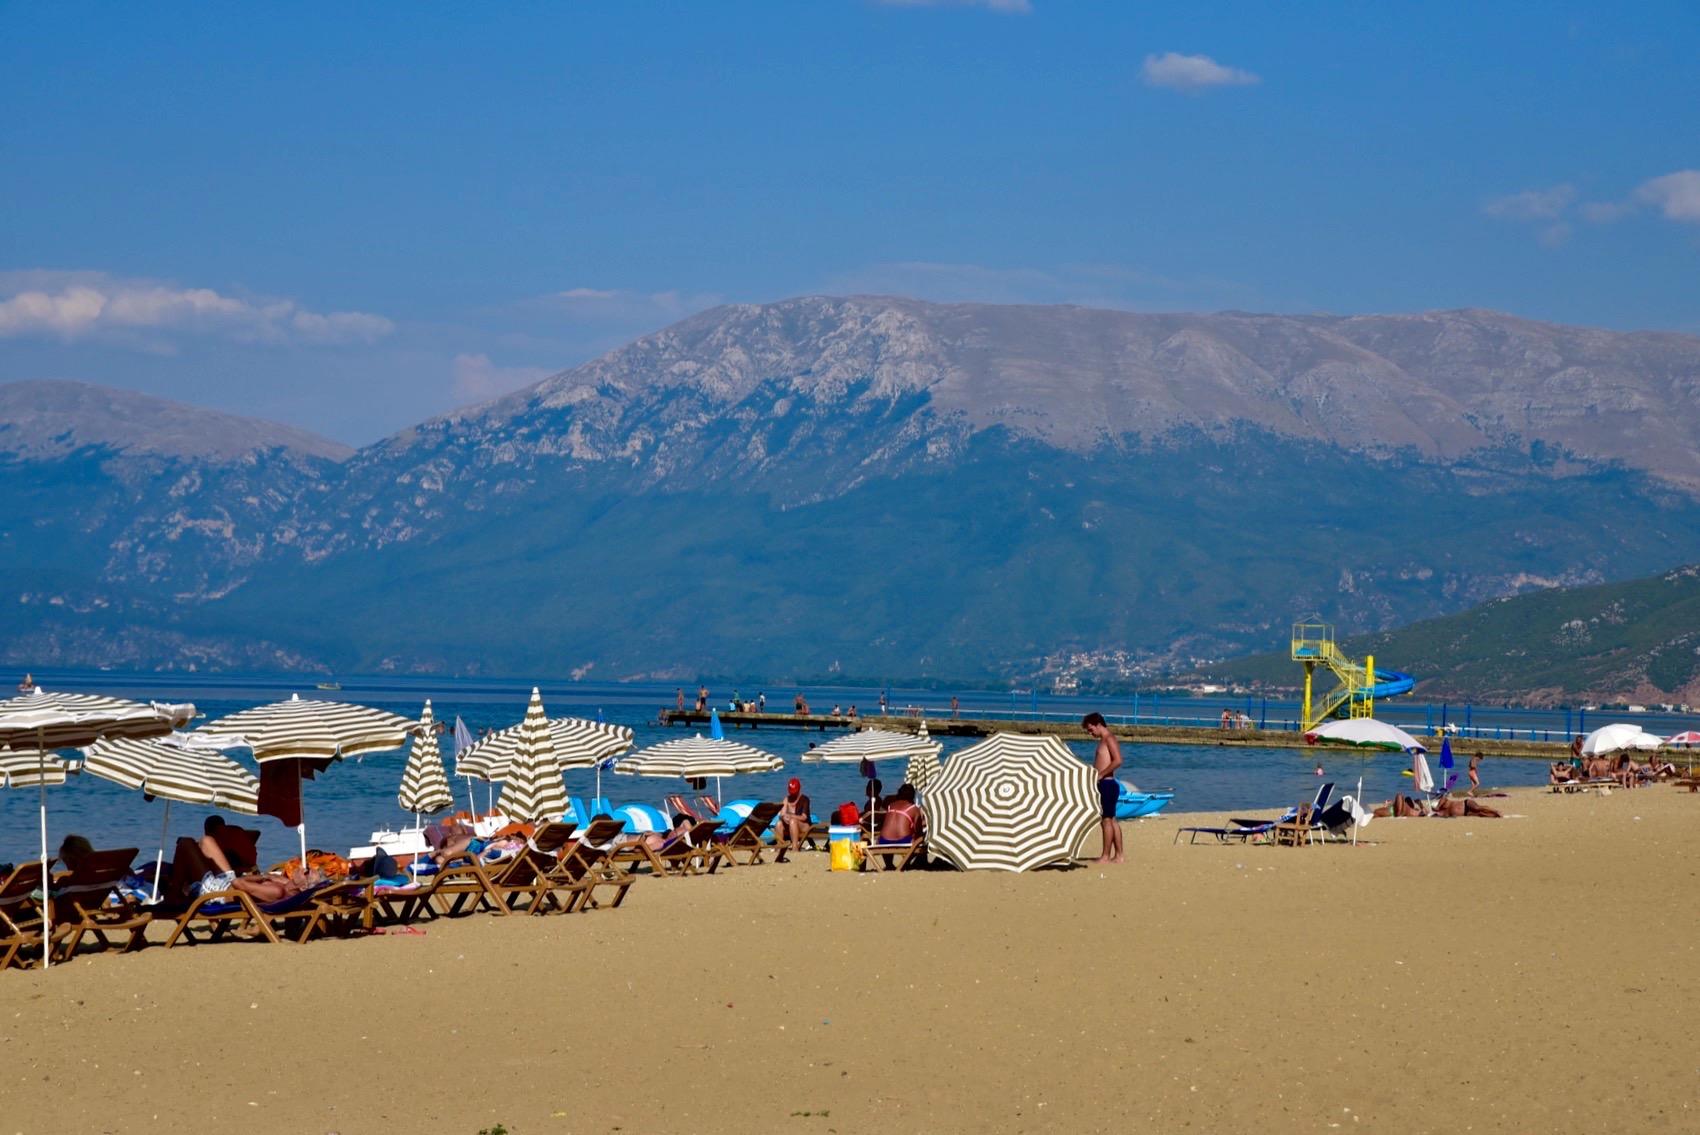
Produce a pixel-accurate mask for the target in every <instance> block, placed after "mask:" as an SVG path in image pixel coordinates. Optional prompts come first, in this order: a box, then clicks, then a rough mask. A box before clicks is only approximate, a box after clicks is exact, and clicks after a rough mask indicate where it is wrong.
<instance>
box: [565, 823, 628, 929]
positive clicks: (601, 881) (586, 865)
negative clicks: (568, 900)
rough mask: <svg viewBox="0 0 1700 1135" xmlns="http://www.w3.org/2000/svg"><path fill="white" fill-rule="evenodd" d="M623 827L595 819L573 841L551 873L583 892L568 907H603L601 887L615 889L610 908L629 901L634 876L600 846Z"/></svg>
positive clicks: (571, 908)
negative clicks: (582, 835) (613, 860)
mask: <svg viewBox="0 0 1700 1135" xmlns="http://www.w3.org/2000/svg"><path fill="white" fill-rule="evenodd" d="M623 826H624V825H622V824H621V823H620V821H619V820H613V819H609V820H597V821H594V822H593V823H592V824H591V825H590V826H589V827H588V828H586V829H585V830H584V836H585V838H584V839H581V840H579V841H578V842H577V843H575V844H573V846H572V847H571V848H569V849H568V850H567V851H566V852H565V853H564V854H563V855H562V856H561V858H560V860H559V861H558V862H557V863H556V864H555V867H554V868H553V869H552V870H551V871H550V872H549V877H550V879H552V880H553V881H555V882H556V883H558V884H560V885H561V886H563V887H565V888H576V889H579V890H580V891H581V892H582V896H581V897H580V898H579V900H578V903H577V905H576V907H574V906H569V907H568V909H569V910H574V909H576V910H581V911H582V910H589V909H592V908H600V907H601V906H602V903H600V902H598V901H597V899H596V889H597V888H598V887H604V888H606V887H612V888H614V890H615V895H614V901H613V902H611V903H609V904H608V906H609V907H610V908H613V907H616V906H619V905H620V904H621V903H623V902H625V901H626V892H627V891H629V890H631V887H632V875H631V874H630V872H627V871H622V870H620V868H619V867H618V866H616V865H615V864H614V863H613V862H611V861H610V860H609V857H608V852H607V851H606V850H604V849H603V848H602V847H600V846H597V844H599V843H602V842H606V841H607V840H612V839H613V838H614V837H615V836H616V835H618V834H619V833H620V831H621V829H622V828H623Z"/></svg>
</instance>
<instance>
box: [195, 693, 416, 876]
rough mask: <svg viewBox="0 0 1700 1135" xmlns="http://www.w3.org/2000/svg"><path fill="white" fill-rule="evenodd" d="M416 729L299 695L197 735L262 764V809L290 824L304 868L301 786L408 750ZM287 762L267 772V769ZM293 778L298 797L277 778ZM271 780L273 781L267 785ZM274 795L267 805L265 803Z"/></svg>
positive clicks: (364, 709) (381, 713)
mask: <svg viewBox="0 0 1700 1135" xmlns="http://www.w3.org/2000/svg"><path fill="white" fill-rule="evenodd" d="M413 726H414V723H413V722H411V721H409V720H408V719H407V718H405V717H402V716H401V715H399V714H395V713H390V712H389V711H388V710H382V709H374V708H372V707H371V706H366V705H357V704H355V703H353V702H336V701H319V700H316V699H310V698H303V697H301V696H300V695H299V694H297V695H294V696H292V697H290V699H289V700H288V701H280V702H271V703H269V704H267V705H259V706H255V707H254V708H253V709H244V710H241V711H240V712H237V713H233V714H231V715H230V716H228V717H221V718H219V719H218V720H217V721H210V722H208V723H207V724H205V725H203V726H201V727H200V728H199V729H197V730H195V732H194V734H193V735H194V736H198V737H202V738H206V739H209V740H211V741H213V742H217V743H223V744H227V745H240V746H245V747H247V748H249V749H252V750H253V752H254V759H255V760H256V761H258V762H259V764H260V780H261V784H262V791H261V797H262V799H261V806H262V808H264V809H265V813H266V814H267V815H273V816H277V817H278V818H279V819H281V820H282V821H283V822H284V823H286V824H287V823H289V822H290V820H291V818H293V819H294V821H295V830H296V832H297V833H298V834H299V835H300V837H301V862H302V864H303V865H305V864H306V862H307V824H306V822H305V819H304V817H303V816H302V814H301V808H300V797H301V782H302V781H303V780H307V779H310V778H311V777H312V776H313V775H314V774H315V773H317V772H320V771H323V770H324V769H325V768H327V767H328V766H329V765H330V763H331V762H332V761H338V760H342V759H343V758H344V757H360V756H364V755H366V754H367V753H383V752H388V751H390V750H392V749H399V748H401V747H402V746H403V745H405V744H407V736H408V734H409V733H411V732H412V730H413ZM281 762H288V765H287V766H284V767H282V768H280V769H273V770H271V771H269V772H268V769H267V766H268V765H273V764H281ZM290 773H294V779H295V785H294V794H293V796H290V795H288V789H286V788H284V787H282V786H281V785H279V783H278V781H277V779H276V777H277V776H279V775H281V776H282V777H284V778H285V780H286V782H287V778H288V777H289V774H290ZM268 778H270V779H268ZM272 793H275V795H271V799H270V800H269V801H268V800H267V799H266V797H267V796H268V794H272Z"/></svg>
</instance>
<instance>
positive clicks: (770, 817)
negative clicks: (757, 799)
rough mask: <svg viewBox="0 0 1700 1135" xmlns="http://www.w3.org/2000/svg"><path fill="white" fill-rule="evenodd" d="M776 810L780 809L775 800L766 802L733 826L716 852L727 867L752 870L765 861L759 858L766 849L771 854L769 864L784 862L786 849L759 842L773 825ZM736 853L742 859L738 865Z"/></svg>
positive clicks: (758, 805)
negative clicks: (771, 857)
mask: <svg viewBox="0 0 1700 1135" xmlns="http://www.w3.org/2000/svg"><path fill="white" fill-rule="evenodd" d="M779 811H780V806H779V803H778V802H777V801H771V800H770V801H767V802H765V803H761V804H757V805H756V806H755V807H754V808H751V809H750V814H749V815H748V816H746V817H744V819H743V821H742V822H741V823H739V824H738V826H737V827H735V828H733V829H732V830H731V831H730V832H728V833H727V835H726V838H725V839H723V840H721V841H720V849H721V852H722V853H723V854H724V855H725V857H726V862H727V864H728V865H729V866H733V867H755V866H757V865H759V864H761V863H764V862H766V860H764V859H763V855H764V854H765V853H766V852H768V851H770V850H771V851H773V853H774V855H773V861H774V862H775V863H784V862H785V853H786V848H784V847H777V846H775V845H773V844H769V843H767V842H766V841H765V840H763V839H762V836H764V835H766V834H767V830H768V829H769V828H771V827H772V826H773V821H774V819H775V818H777V817H778V815H779ZM739 852H742V853H744V855H745V856H746V858H745V859H744V860H743V861H742V862H739V860H738V853H739Z"/></svg>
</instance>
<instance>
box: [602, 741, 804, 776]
mask: <svg viewBox="0 0 1700 1135" xmlns="http://www.w3.org/2000/svg"><path fill="white" fill-rule="evenodd" d="M784 767H785V762H784V761H783V760H781V759H779V758H778V757H776V756H774V755H773V754H772V753H767V752H763V751H762V750H760V749H756V748H752V747H751V746H749V745H742V744H739V743H738V742H737V741H724V740H716V739H714V738H713V737H704V736H702V735H701V734H700V733H699V734H698V735H697V736H695V737H681V738H680V739H679V740H677V741H663V742H662V743H661V744H659V745H651V746H650V747H649V748H647V749H642V750H639V751H638V752H635V753H633V754H632V755H631V756H629V757H622V758H621V759H620V760H618V761H615V762H614V771H615V772H617V773H620V774H622V775H625V776H683V777H699V776H702V777H707V776H736V775H737V774H739V773H744V772H773V771H774V770H775V769H781V768H784Z"/></svg>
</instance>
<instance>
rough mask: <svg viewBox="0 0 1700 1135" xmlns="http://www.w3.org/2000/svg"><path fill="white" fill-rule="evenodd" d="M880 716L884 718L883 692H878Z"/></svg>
mask: <svg viewBox="0 0 1700 1135" xmlns="http://www.w3.org/2000/svg"><path fill="white" fill-rule="evenodd" d="M880 716H881V717H884V716H885V691H884V690H881V691H880Z"/></svg>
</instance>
